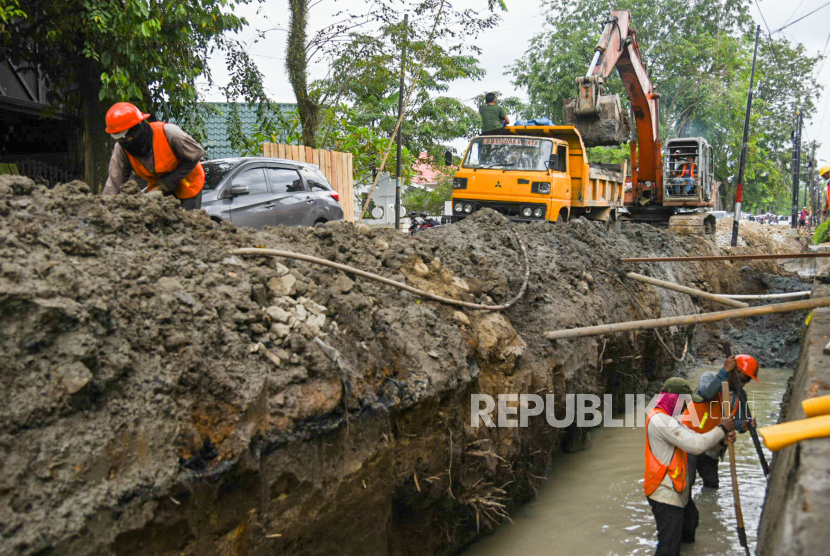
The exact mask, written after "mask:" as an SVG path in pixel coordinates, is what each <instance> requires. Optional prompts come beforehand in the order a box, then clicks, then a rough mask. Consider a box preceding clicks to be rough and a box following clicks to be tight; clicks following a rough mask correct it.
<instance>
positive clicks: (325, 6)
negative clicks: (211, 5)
mask: <svg viewBox="0 0 830 556" xmlns="http://www.w3.org/2000/svg"><path fill="white" fill-rule="evenodd" d="M506 3H507V7H508V9H509V10H510V11H508V12H507V13H504V14H502V21H501V23H500V24H499V25H498V27H497V28H495V29H492V30H490V31H487V32H485V33H483V34H482V35H481V36H479V38H478V39H477V41H476V44H477V45H478V46H479V47H480V48H481V49H482V53H481V55H480V57H479V60H480V64H481V67H483V68H484V69H485V70H486V72H487V73H486V75H485V76H484V78H483V79H481V80H479V81H473V80H464V81H458V82H455V83H453V84H452V85H451V86H450V90H449V92H448V93H447V95H448V96H452V97H455V98H458V99H460V100H462V101H463V102H465V104H469V105H470V106H473V102H472V98H473V97H474V96H475V95H478V94H480V93H481V92H484V91H493V90H496V91H500V92H501V93H502V95H504V96H511V95H515V96H518V97H521V98H524V97H525V95H524V91H522V90H519V89H516V88H515V87H514V86H513V85H512V84H511V83H510V76H509V75H504V73H505V72H506V71H507V68H508V67H509V66H510V65H511V64H512V63H513V62H514V61H515V60H517V59H518V58H521V57H522V55H523V54H524V52H525V50H526V49H527V45H528V41H529V40H530V38H531V37H533V35H535V34H537V33H539V32H540V31H542V27H543V21H544V14H543V8H542V5H541V3H540V2H539V1H538V0H506ZM827 3H828V0H758V4H757V5H756V4H755V2H754V1H753V5H752V15H753V17H754V18H755V20H756V21H757V23H758V24H759V25H761V32H762V36H763V35H765V34H766V32H767V27H766V25H765V23H764V21H763V20H762V18H761V13H763V17H764V18H765V19H766V24H767V25H769V29H771V30H772V31H776V30H777V29H779V28H781V27H783V26H784V25H786V24H788V23H791V22H792V21H794V20H797V19H799V18H800V17H802V16H804V15H806V14H809V13H810V12H811V11H813V10H815V9H816V8H820V7H821V6H822V5H824V4H827ZM363 4H364V2H363V0H322V1H321V2H320V4H319V5H318V6H316V7H315V8H314V9H313V10H312V11H311V12H310V15H309V27H310V30H311V31H312V32H313V31H316V30H318V29H319V28H321V27H323V26H324V25H325V24H326V23H327V22H328V21H330V17H331V14H332V13H333V12H335V11H337V10H340V9H343V8H344V7H350V6H354V7H355V9H359V7H360V6H361V5H363ZM452 4H453V6H454V7H455V8H456V9H462V8H466V7H470V8H473V9H477V10H478V9H482V8H483V7H484V6H486V0H455V1H454V2H452ZM759 6H760V11H759ZM237 13H238V14H239V15H242V16H244V17H245V18H246V19H247V20H248V22H249V24H250V28H249V29H246V30H245V31H244V32H243V33H242V34H241V35H240V38H241V39H243V40H245V41H250V40H251V39H252V38H253V37H254V36H255V34H256V30H260V31H264V30H267V29H272V28H274V27H279V28H283V29H285V28H287V26H288V1H287V0H268V1H267V2H266V3H265V4H262V5H261V4H258V3H255V4H254V5H249V6H244V7H243V8H241V9H240V10H239V11H238V12H237ZM828 21H830V6H827V7H824V8H821V9H819V11H818V12H816V13H815V14H813V15H810V16H808V17H806V18H805V19H803V20H801V21H798V22H797V23H795V24H793V25H792V26H790V27H787V28H786V29H785V30H783V31H781V32H780V33H773V36H774V37H778V36H780V35H783V36H785V37H787V38H788V39H789V40H791V41H794V42H801V43H802V44H804V46H805V48H807V51H808V52H810V53H811V54H815V53H821V52H825V48H826V47H827V46H828V38H830V34H829V33H830V25H828V24H827V22H828ZM635 27H636V22H635ZM309 35H311V33H309ZM285 42H286V33H285V32H284V31H279V30H277V31H269V32H268V33H266V36H265V38H264V39H261V40H259V41H258V42H256V43H252V44H251V46H250V50H249V52H250V53H251V54H252V55H253V56H254V59H255V60H256V62H257V65H258V66H259V68H260V71H262V73H263V74H264V75H265V85H266V88H267V91H268V93H269V95H270V96H271V98H272V99H273V100H275V101H276V102H286V103H294V102H295V98H294V94H293V92H292V90H291V86H290V84H289V83H288V77H287V74H286V72H285ZM761 48H763V43H762V45H761ZM646 62H648V61H646ZM211 69H212V71H213V73H214V79H215V80H216V81H217V82H219V83H222V82H224V81H225V79H226V71H225V66H224V61H223V60H214V61H213V62H212V63H211ZM327 69H328V68H326V67H324V66H323V65H320V64H318V65H317V66H314V67H312V71H311V74H312V78H320V77H323V76H324V75H325V72H326V70H327ZM586 69H587V68H586ZM818 81H819V83H820V84H821V85H822V87H824V91H823V94H822V96H821V98H820V100H819V103H818V109H817V111H816V115H815V116H814V117H813V118H812V119H811V120H810V121H809V122H805V129H804V140H805V141H806V140H812V139H817V140H819V141H820V142H821V143H822V144H823V146H822V147H821V148H820V150H819V153H818V155H817V156H818V157H820V158H824V159H827V160H828V161H830V115H828V113H827V105H828V98H830V95H829V94H828V89H830V64H825V65H823V66H821V72H820V73H819V76H818ZM205 92H206V94H207V97H208V100H213V101H222V100H224V98H223V97H222V96H221V95H220V94H218V92H216V91H205Z"/></svg>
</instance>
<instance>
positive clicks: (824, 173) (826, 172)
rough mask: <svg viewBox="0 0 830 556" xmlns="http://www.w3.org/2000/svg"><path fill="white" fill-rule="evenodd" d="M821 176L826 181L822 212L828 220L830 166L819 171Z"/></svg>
mask: <svg viewBox="0 0 830 556" xmlns="http://www.w3.org/2000/svg"><path fill="white" fill-rule="evenodd" d="M818 173H819V175H820V176H821V177H822V179H824V180H826V181H825V184H824V193H825V195H824V209H823V210H822V215H823V216H824V218H827V211H828V209H830V166H827V165H825V166H822V167H821V168H819V169H818Z"/></svg>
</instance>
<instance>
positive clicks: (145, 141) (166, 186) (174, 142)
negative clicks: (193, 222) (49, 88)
mask: <svg viewBox="0 0 830 556" xmlns="http://www.w3.org/2000/svg"><path fill="white" fill-rule="evenodd" d="M149 117H150V114H143V113H142V112H141V110H139V109H138V108H137V107H136V106H135V105H134V104H131V103H129V102H118V103H116V104H114V105H113V106H112V108H110V109H109V111H108V112H107V117H106V121H107V129H106V131H107V133H109V134H110V136H112V138H113V139H115V141H116V145H115V148H114V149H113V151H112V157H111V158H110V165H109V176H108V178H107V183H106V185H105V186H104V195H115V194H117V193H119V192H120V190H121V186H122V185H124V183H125V182H126V181H127V180H128V179H129V178H130V173H131V172H135V173H136V175H137V176H139V177H140V178H142V179H143V180H144V181H146V182H147V191H148V192H150V191H157V190H158V191H161V192H162V193H163V194H164V195H173V196H175V197H176V198H177V199H179V201H180V202H181V206H182V208H183V209H185V210H193V209H199V208H202V187H204V185H205V169H204V168H203V167H202V163H201V162H199V160H200V159H201V158H202V156H204V154H205V150H204V149H203V148H202V146H201V145H199V143H197V142H196V140H195V139H193V137H191V136H190V135H188V134H187V133H185V132H184V131H182V129H181V128H180V127H179V126H177V125H175V124H170V123H165V122H152V123H148V122H146V121H145V120H147V118H149Z"/></svg>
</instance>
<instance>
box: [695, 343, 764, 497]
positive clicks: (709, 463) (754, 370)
mask: <svg viewBox="0 0 830 556" xmlns="http://www.w3.org/2000/svg"><path fill="white" fill-rule="evenodd" d="M736 368H737V369H738V371H739V372H738V373H737V380H738V381H740V385H738V384H735V383H734V377H735V375H736V373H733V372H732V371H733V370H735V369H736ZM750 380H755V381H757V382H761V381H760V380H758V361H756V360H755V358H754V357H752V356H751V355H737V356H736V355H732V356H729V357H727V359H726V361H724V363H723V368H721V370H720V371H718V372H717V373H715V372H714V371H708V372H705V373H703V374H702V375H700V379H699V380H698V384H697V391H696V394H697V395H698V396H699V397H700V398H702V399H703V402H702V403H695V412H696V413H697V421H698V424H695V423H694V422H693V421H692V420H687V421H684V422H685V424H686V426H688V427H689V428H691V429H692V430H694V431H695V432H707V431H710V430H712V428H713V427H715V426H717V424H718V423H719V422H720V420H721V418H722V416H721V408H722V407H723V400H722V399H721V384H722V383H723V382H729V395H730V398H731V399H732V400H738V401H737V402H734V403H733V404H732V408H731V410H732V414H731V416H732V417H734V418H735V430H737V431H739V432H740V433H741V434H743V433H745V432H747V431H748V430H749V427H750V426H751V427H755V426H756V423H755V419H747V418H746V415H747V413H746V407H747V405H746V404H747V397H746V391H745V390H744V388H743V387H744V386H746V384H748V383H749V381H750ZM738 386H740V388H739V387H738ZM738 392H740V397H739V396H738ZM695 401H697V400H695ZM724 452H726V447H723V446H720V447H715V448H714V449H712V450H708V451H706V452H705V453H703V454H700V455H691V454H690V455H689V484H690V485H693V484H694V482H695V477H696V475H697V474H699V475H700V478H701V479H703V486H704V487H706V488H718V486H719V481H718V461H719V460H721V459H723V454H724Z"/></svg>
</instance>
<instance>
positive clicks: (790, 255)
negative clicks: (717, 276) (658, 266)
mask: <svg viewBox="0 0 830 556" xmlns="http://www.w3.org/2000/svg"><path fill="white" fill-rule="evenodd" d="M816 257H830V251H826V252H816V253H781V254H778V255H771V254H769V253H758V254H757V255H716V256H715V255H708V256H700V257H640V258H630V259H620V261H621V262H624V263H685V262H692V261H753V260H756V259H813V258H816Z"/></svg>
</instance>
